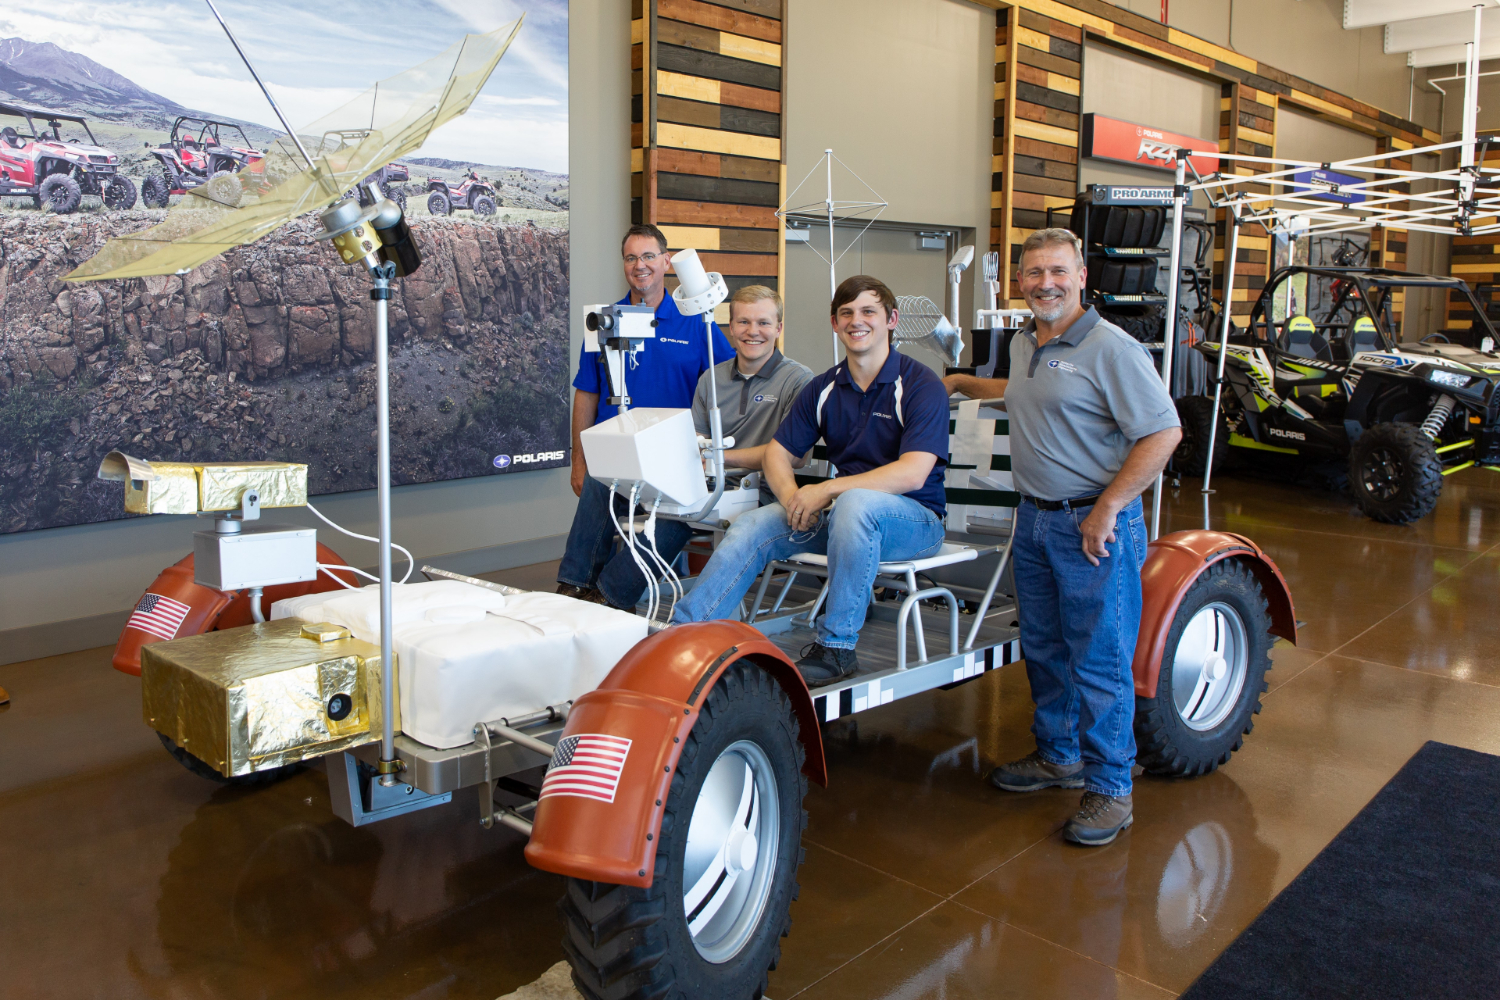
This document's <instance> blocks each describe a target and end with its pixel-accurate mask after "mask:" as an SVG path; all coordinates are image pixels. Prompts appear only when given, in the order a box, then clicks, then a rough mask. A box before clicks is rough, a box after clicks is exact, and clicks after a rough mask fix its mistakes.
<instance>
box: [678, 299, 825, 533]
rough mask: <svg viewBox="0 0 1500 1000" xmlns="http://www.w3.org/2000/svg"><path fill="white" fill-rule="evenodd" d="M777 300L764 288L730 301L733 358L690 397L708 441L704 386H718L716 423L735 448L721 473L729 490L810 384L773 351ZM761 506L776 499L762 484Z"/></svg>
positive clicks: (756, 464) (753, 466)
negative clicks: (719, 423) (717, 417)
mask: <svg viewBox="0 0 1500 1000" xmlns="http://www.w3.org/2000/svg"><path fill="white" fill-rule="evenodd" d="M781 329H782V314H781V296H780V295H777V294H776V293H775V292H774V291H772V290H771V289H769V288H767V287H766V286H765V285H746V286H745V287H744V288H741V289H739V290H738V291H736V292H735V293H734V294H733V295H732V296H730V298H729V342H730V343H731V344H733V345H734V351H735V355H734V357H732V358H730V359H729V360H728V361H724V362H722V363H720V364H717V365H715V366H714V367H713V369H712V370H711V371H706V372H704V373H703V374H702V376H700V377H699V379H698V389H697V391H696V392H695V393H694V394H693V424H694V426H695V427H696V428H697V429H698V433H699V434H703V435H707V434H708V433H709V426H708V400H709V396H708V380H709V379H710V378H712V379H716V380H717V388H718V395H719V420H720V422H721V425H722V426H723V428H724V436H725V437H726V438H729V437H732V438H734V447H733V448H731V449H729V450H728V451H726V452H724V468H725V469H726V470H729V469H736V470H741V471H738V472H733V473H731V472H726V473H725V478H726V479H728V480H729V482H730V484H736V485H737V484H738V483H739V482H740V480H742V479H743V478H744V476H745V474H746V471H754V472H758V471H760V468H761V462H762V459H763V457H764V455H765V452H766V445H768V444H770V443H771V438H772V437H774V436H775V434H776V428H778V427H780V426H781V421H782V420H783V419H784V418H785V417H786V414H787V411H788V410H790V409H791V408H792V402H793V400H795V399H796V398H797V393H799V392H801V391H802V387H803V386H805V385H807V383H808V382H809V381H810V380H811V379H812V377H813V373H812V370H811V369H810V368H808V367H807V366H806V365H803V364H798V363H797V362H796V361H793V360H792V359H791V358H788V357H786V356H785V355H783V354H782V353H781V351H780V350H779V349H778V348H777V347H776V340H777V338H778V337H780V336H781ZM760 496H761V503H762V504H763V505H764V504H768V503H775V502H776V495H775V494H774V493H772V492H771V488H770V487H769V486H767V485H766V484H765V483H764V482H762V483H761V487H760Z"/></svg>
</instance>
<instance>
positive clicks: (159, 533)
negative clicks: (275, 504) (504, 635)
mask: <svg viewBox="0 0 1500 1000" xmlns="http://www.w3.org/2000/svg"><path fill="white" fill-rule="evenodd" d="M570 21H571V24H570V40H569V41H570V58H569V84H570V87H571V91H572V101H571V118H570V125H569V127H570V136H571V142H570V146H571V153H572V155H571V157H570V160H571V189H572V191H571V193H572V238H571V246H570V253H571V258H572V289H573V297H574V301H580V299H579V298H578V297H579V296H582V297H583V299H588V300H590V301H593V300H597V299H598V297H599V296H600V295H605V296H608V297H615V296H617V295H618V294H619V288H620V286H621V284H622V278H621V275H620V265H619V251H618V242H617V241H618V234H619V233H621V232H623V231H624V229H625V227H626V226H628V225H629V215H630V191H629V174H630V162H629V158H630V132H629V129H630V64H629V59H630V53H629V45H630V41H629V40H630V5H629V4H628V3H625V2H623V0H572V17H571V19H570ZM457 127H462V126H461V124H460V125H459V126H457ZM579 344H580V340H579V336H578V331H575V332H574V334H573V339H572V344H571V348H570V356H572V357H576V356H577V353H578V349H579ZM315 502H316V503H317V505H318V507H319V509H320V510H322V511H324V513H326V514H328V515H329V516H330V517H332V518H334V519H335V520H337V521H339V522H340V523H342V524H344V525H345V526H347V527H349V528H352V529H354V530H356V531H360V532H363V533H365V534H369V533H371V532H373V530H374V518H375V494H374V492H373V491H371V492H361V493H346V494H340V495H337V496H332V497H326V498H324V499H321V500H318V501H315ZM574 503H575V501H574V498H573V493H572V490H570V489H569V488H568V470H567V469H556V470H551V471H546V472H532V473H519V474H513V475H508V476H496V477H489V478H483V479H467V480H457V481H452V482H444V483H431V484H425V485H421V486H407V487H401V488H399V489H397V490H396V491H395V492H394V496H393V501H392V506H393V514H394V536H395V539H396V541H398V542H400V543H401V544H403V545H406V546H407V547H409V548H410V549H412V550H413V552H415V553H416V554H417V556H418V558H419V559H421V558H431V557H438V556H448V557H449V558H447V559H445V560H443V562H442V564H443V565H445V566H449V567H451V568H454V569H458V570H461V571H466V572H484V571H487V570H493V569H500V568H504V567H507V566H514V565H521V564H524V563H528V562H535V561H538V560H541V559H552V558H556V557H557V556H558V555H559V554H560V553H561V551H562V537H563V536H564V535H565V534H566V533H567V530H568V525H569V524H570V523H571V520H572V515H573V506H574ZM270 518H274V519H275V520H277V521H281V522H292V523H298V524H308V525H317V522H316V520H315V519H313V517H312V515H311V514H309V513H307V512H305V511H303V510H300V509H294V510H290V511H287V512H284V513H283V512H276V513H274V514H269V515H268V519H270ZM202 526H204V523H203V522H199V521H196V520H194V519H191V518H181V517H155V518H142V519H137V520H131V521H115V522H111V523H107V524H94V525H81V526H78V527H72V528H54V529H50V530H46V531H34V532H26V533H22V534H14V535H3V536H0V594H4V595H5V600H3V601H0V637H3V640H4V641H0V662H11V661H14V660H19V659H26V658H29V657H31V656H37V655H45V654H47V653H54V652H62V651H64V650H68V649H81V648H86V647H88V646H92V645H100V644H105V643H113V642H114V639H115V637H116V636H117V635H118V634H119V629H120V626H121V625H122V624H123V621H124V616H125V614H126V613H127V611H128V609H129V608H130V607H131V606H132V605H133V604H134V603H135V600H136V599H137V598H138V597H139V596H140V593H141V591H142V590H143V589H144V588H145V586H146V584H147V583H149V582H150V581H151V580H152V578H153V577H155V575H156V574H157V572H158V571H160V570H161V568H162V567H164V566H166V565H168V564H170V563H173V562H176V561H177V560H178V559H180V558H182V556H183V555H185V554H186V553H187V552H189V551H190V550H191V548H192V537H191V535H192V532H193V531H194V530H195V529H196V528H199V527H202ZM318 526H319V527H320V528H321V525H318ZM319 537H320V539H321V540H322V541H324V542H325V543H326V544H329V545H332V546H333V547H334V548H335V549H336V550H337V551H338V552H340V553H341V554H342V555H344V557H345V558H347V559H349V560H350V561H352V562H354V563H356V564H359V565H369V564H372V563H373V562H374V561H375V546H373V545H371V544H369V543H365V542H357V541H353V540H350V539H346V538H343V537H342V536H339V535H337V534H336V533H335V532H333V531H332V530H331V529H326V528H322V530H320V532H319Z"/></svg>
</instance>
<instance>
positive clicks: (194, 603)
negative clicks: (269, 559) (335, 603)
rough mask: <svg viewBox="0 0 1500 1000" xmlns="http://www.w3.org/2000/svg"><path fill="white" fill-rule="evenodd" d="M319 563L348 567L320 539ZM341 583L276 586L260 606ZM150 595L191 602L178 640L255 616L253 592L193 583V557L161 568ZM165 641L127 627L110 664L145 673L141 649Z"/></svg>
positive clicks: (352, 578)
mask: <svg viewBox="0 0 1500 1000" xmlns="http://www.w3.org/2000/svg"><path fill="white" fill-rule="evenodd" d="M318 562H320V563H323V564H324V565H330V566H346V565H348V564H347V563H345V562H344V560H343V559H342V558H340V556H339V554H338V553H337V552H335V551H333V550H332V549H330V548H329V547H328V546H326V545H323V544H321V543H320V544H319V545H318ZM344 575H346V576H347V577H348V578H349V582H351V583H353V584H354V585H355V586H359V585H360V584H359V581H358V580H357V579H356V578H355V576H354V574H353V573H348V574H344ZM338 586H339V585H338V584H337V583H335V582H334V581H332V580H330V579H329V578H328V575H327V574H326V573H325V574H320V575H319V576H318V578H317V579H315V580H308V581H306V582H305V583H283V584H278V585H277V586H274V587H267V588H266V589H265V595H264V597H263V598H262V602H261V606H262V607H263V608H265V609H266V610H270V607H271V605H272V604H275V603H276V602H277V601H280V600H283V599H285V598H288V597H301V596H302V595H303V594H319V593H322V592H323V591H325V590H337V589H338ZM150 594H155V595H156V596H157V597H168V598H171V599H172V600H174V601H181V602H182V603H183V604H186V605H187V606H188V609H189V610H188V613H187V616H186V617H184V618H183V620H182V624H180V625H178V626H177V632H176V634H174V635H173V636H172V638H174V639H175V638H176V637H177V636H179V635H201V634H202V633H204V632H209V631H212V630H214V629H223V628H235V627H236V626H239V625H249V624H250V622H251V620H252V619H251V617H250V593H249V591H230V592H225V591H222V590H214V589H213V588H212V587H203V586H200V585H199V584H196V583H194V582H193V557H192V556H191V555H188V556H186V557H184V558H183V559H181V560H180V561H178V562H176V563H173V564H172V565H171V566H168V567H167V568H166V569H164V570H162V571H161V575H160V576H158V577H157V578H156V579H155V580H154V581H152V583H151V586H149V587H147V588H146V593H145V594H142V595H141V597H142V599H145V597H146V596H147V595H150ZM137 606H139V602H137ZM164 641H165V640H164V639H163V638H162V637H161V636H159V635H155V634H153V633H151V632H147V631H145V630H143V629H138V628H134V627H132V626H130V625H127V626H125V628H124V629H122V630H121V631H120V639H119V641H118V642H116V643H115V656H114V659H113V660H112V661H111V662H112V663H113V664H114V668H115V669H116V670H118V671H120V672H121V673H126V674H131V675H133V676H136V677H139V676H140V675H141V647H142V646H145V645H148V644H150V643H153V642H164Z"/></svg>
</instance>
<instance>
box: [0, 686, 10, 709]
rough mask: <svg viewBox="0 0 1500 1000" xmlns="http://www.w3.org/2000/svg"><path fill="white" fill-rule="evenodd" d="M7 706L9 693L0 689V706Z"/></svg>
mask: <svg viewBox="0 0 1500 1000" xmlns="http://www.w3.org/2000/svg"><path fill="white" fill-rule="evenodd" d="M9 704H10V692H9V691H7V690H5V688H0V705H9Z"/></svg>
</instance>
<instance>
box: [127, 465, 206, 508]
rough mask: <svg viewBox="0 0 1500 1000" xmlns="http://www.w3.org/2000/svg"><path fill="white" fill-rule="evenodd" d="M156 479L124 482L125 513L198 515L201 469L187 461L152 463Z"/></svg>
mask: <svg viewBox="0 0 1500 1000" xmlns="http://www.w3.org/2000/svg"><path fill="white" fill-rule="evenodd" d="M151 471H152V472H153V473H154V474H155V478H154V479H127V480H126V481H125V510H126V511H127V512H129V513H131V514H196V513H198V467H197V466H195V465H189V464H188V463H186V462H152V463H151Z"/></svg>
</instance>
